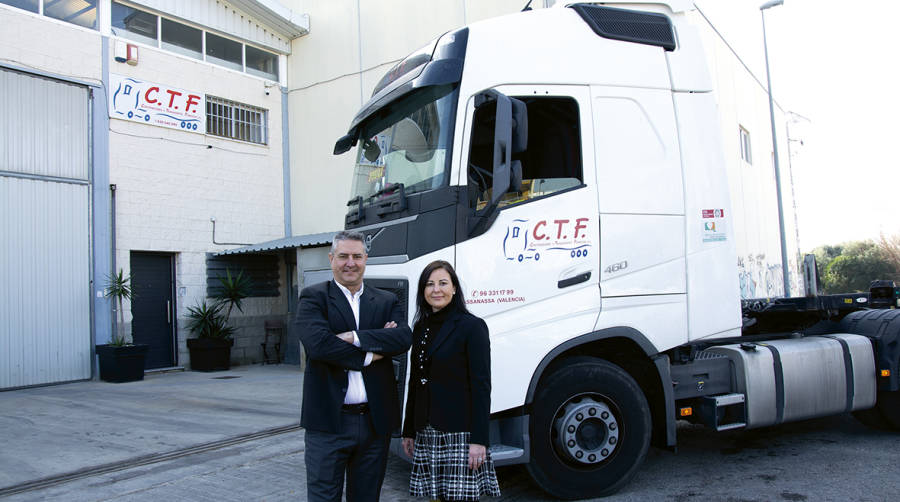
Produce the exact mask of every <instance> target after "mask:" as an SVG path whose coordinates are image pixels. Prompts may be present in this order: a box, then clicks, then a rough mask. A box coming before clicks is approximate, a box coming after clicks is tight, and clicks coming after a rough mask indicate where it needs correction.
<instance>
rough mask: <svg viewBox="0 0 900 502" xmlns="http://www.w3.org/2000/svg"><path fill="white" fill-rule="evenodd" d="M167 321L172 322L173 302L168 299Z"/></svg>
mask: <svg viewBox="0 0 900 502" xmlns="http://www.w3.org/2000/svg"><path fill="white" fill-rule="evenodd" d="M166 323H168V324H172V302H171V301H170V300H166Z"/></svg>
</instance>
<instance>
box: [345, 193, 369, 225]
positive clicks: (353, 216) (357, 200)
mask: <svg viewBox="0 0 900 502" xmlns="http://www.w3.org/2000/svg"><path fill="white" fill-rule="evenodd" d="M354 204H355V205H356V210H355V211H354V210H353V208H350V210H349V211H348V212H347V216H346V217H345V218H344V224H345V225H355V224H357V223H359V222H360V221H362V220H363V218H364V217H365V215H366V213H365V212H363V198H362V196H359V195H357V196H356V197H354V198H352V199H350V200H348V201H347V206H348V207H349V206H352V205H354Z"/></svg>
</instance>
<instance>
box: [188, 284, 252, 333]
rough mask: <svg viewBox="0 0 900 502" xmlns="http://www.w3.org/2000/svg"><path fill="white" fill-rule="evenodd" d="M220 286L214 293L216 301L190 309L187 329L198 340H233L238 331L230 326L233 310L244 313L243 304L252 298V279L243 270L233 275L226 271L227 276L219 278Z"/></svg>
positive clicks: (203, 303) (203, 302)
mask: <svg viewBox="0 0 900 502" xmlns="http://www.w3.org/2000/svg"><path fill="white" fill-rule="evenodd" d="M219 283H220V286H219V287H218V288H217V291H216V292H215V293H214V295H213V298H214V299H215V301H213V302H212V303H207V302H206V300H203V301H202V302H200V303H199V304H198V305H197V306H196V307H188V315H187V318H188V323H187V328H188V329H189V330H190V331H191V332H192V333H194V334H195V335H197V337H198V338H226V339H227V338H231V336H232V335H234V333H235V331H236V329H235V328H234V327H233V326H229V325H228V320H229V319H230V318H231V310H232V309H233V308H235V307H237V309H238V311H240V312H243V311H244V310H243V308H242V305H241V302H242V301H243V300H244V298H247V297H248V296H250V285H251V281H250V278H249V277H247V276H245V275H244V272H243V270H242V271H240V272H238V274H237V275H232V274H231V270H230V269H225V275H224V276H222V277H219Z"/></svg>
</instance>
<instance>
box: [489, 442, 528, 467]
mask: <svg viewBox="0 0 900 502" xmlns="http://www.w3.org/2000/svg"><path fill="white" fill-rule="evenodd" d="M523 455H525V450H523V449H522V448H518V447H515V446H509V445H505V444H492V445H491V459H493V461H494V463H495V464H497V463H500V464H505V463H506V462H507V461H510V460H515V459H518V458H520V457H522V456H523Z"/></svg>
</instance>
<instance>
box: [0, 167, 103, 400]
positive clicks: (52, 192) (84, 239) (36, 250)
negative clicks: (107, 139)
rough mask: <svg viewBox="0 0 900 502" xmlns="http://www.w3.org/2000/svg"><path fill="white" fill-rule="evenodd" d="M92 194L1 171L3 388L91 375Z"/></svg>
mask: <svg viewBox="0 0 900 502" xmlns="http://www.w3.org/2000/svg"><path fill="white" fill-rule="evenodd" d="M88 200H89V190H88V186H87V185H84V184H72V183H57V182H51V181H43V180H33V179H21V178H14V177H6V176H0V235H2V236H3V238H2V244H0V277H2V280H0V388H10V387H21V386H26V385H38V384H45V383H53V382H64V381H69V380H79V379H85V378H90V376H91V366H90V363H91V338H90V336H91V334H90V329H91V327H90V287H89V285H90V262H89V249H90V248H89V232H88V230H89V228H88Z"/></svg>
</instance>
